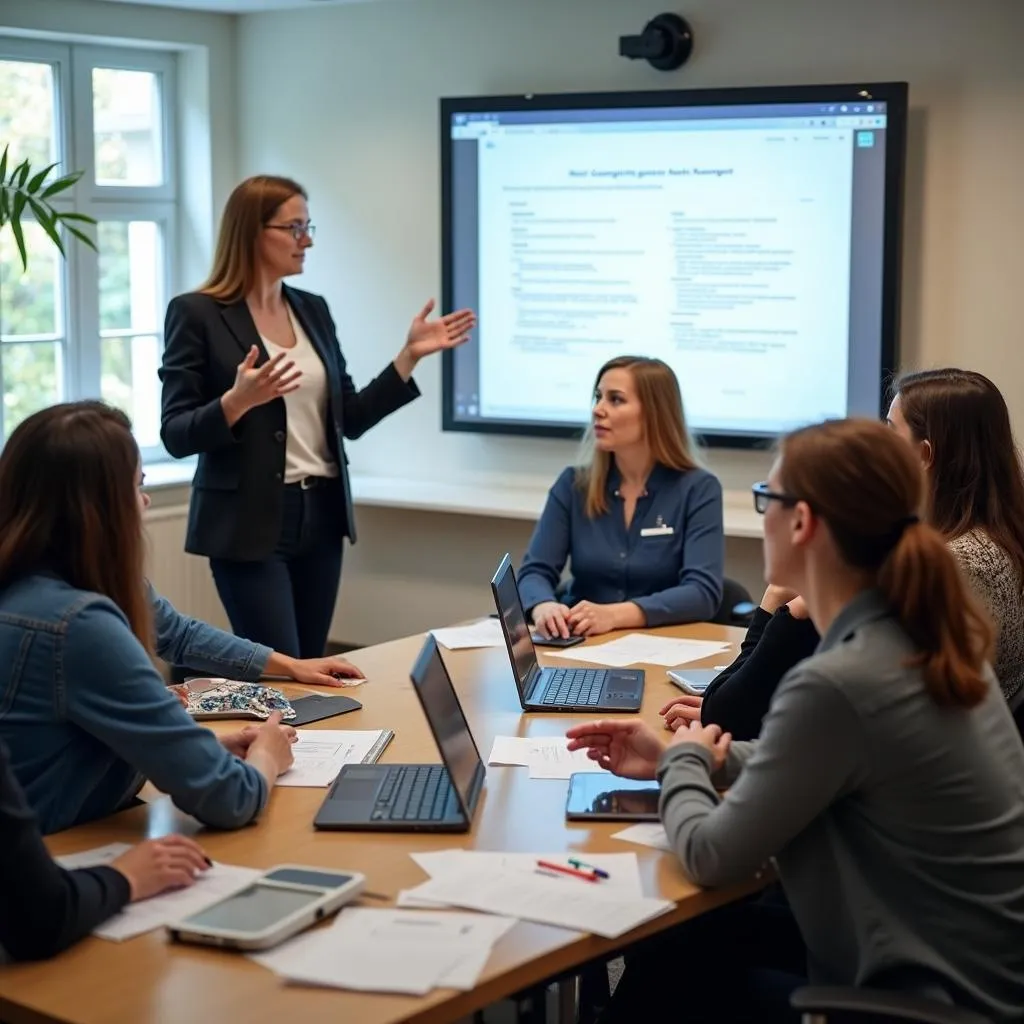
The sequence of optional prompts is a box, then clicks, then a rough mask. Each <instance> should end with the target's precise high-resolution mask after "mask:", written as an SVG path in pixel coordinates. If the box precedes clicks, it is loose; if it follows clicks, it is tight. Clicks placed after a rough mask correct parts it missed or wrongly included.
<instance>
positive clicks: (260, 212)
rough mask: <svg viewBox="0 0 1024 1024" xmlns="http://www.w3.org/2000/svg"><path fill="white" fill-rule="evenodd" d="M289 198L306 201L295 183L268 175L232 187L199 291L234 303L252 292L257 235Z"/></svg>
mask: <svg viewBox="0 0 1024 1024" xmlns="http://www.w3.org/2000/svg"><path fill="white" fill-rule="evenodd" d="M292 196H302V198H303V199H308V198H309V196H307V195H306V190H305V189H304V188H303V187H302V186H301V185H300V184H299V183H298V182H297V181H292V179H291V178H280V177H277V176H276V175H272V174H257V175H255V176H254V177H252V178H246V179H245V181H243V182H242V183H241V184H239V185H236V186H235V188H234V191H233V192H232V193H231V195H230V196H228V201H227V203H226V204H225V206H224V212H223V214H221V218H220V229H219V231H218V232H217V249H216V252H215V253H214V256H213V269H212V270H211V271H210V276H209V277H208V278H207V279H206V281H205V282H203V284H202V285H200V287H199V291H201V292H203V293H204V294H205V295H210V296H212V297H213V298H215V299H217V300H219V301H220V302H238V301H239V300H240V299H244V298H245V296H246V295H248V294H249V292H250V291H252V288H253V285H254V284H255V282H256V243H257V242H258V241H259V237H260V232H261V231H262V230H263V229H264V228H265V227H266V226H267V224H268V223H269V222H270V220H271V219H272V218H273V216H274V214H275V212H276V211H277V208H278V207H279V206H280V205H281V204H282V203H286V202H287V201H288V200H289V199H291V198H292Z"/></svg>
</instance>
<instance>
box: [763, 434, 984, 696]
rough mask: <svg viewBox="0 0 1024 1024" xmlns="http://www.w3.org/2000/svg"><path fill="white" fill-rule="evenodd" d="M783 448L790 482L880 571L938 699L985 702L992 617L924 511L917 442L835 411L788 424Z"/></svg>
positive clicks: (854, 557) (860, 563)
mask: <svg viewBox="0 0 1024 1024" xmlns="http://www.w3.org/2000/svg"><path fill="white" fill-rule="evenodd" d="M781 454H782V461H781V465H780V476H781V485H782V488H783V490H784V492H785V493H786V494H787V495H790V496H792V497H793V498H796V499H799V500H801V501H806V502H807V504H808V505H809V506H810V508H811V510H812V511H813V512H814V513H815V514H816V515H818V516H820V517H821V518H822V519H823V520H824V521H825V523H827V525H828V528H829V530H830V532H831V534H832V537H833V538H834V540H835V543H836V546H837V547H838V549H839V553H840V555H841V556H842V558H843V560H844V561H845V562H846V563H847V564H848V565H849V566H850V567H851V568H856V569H861V570H867V571H869V572H871V573H874V574H876V576H877V586H878V588H879V589H880V590H881V591H882V593H883V594H884V595H885V597H886V598H887V600H888V602H889V604H890V606H891V607H892V609H893V611H894V613H895V614H896V616H897V618H898V619H899V621H900V623H901V624H902V626H903V628H904V629H905V630H906V632H907V634H908V635H909V636H910V638H911V640H912V641H913V643H914V645H915V647H916V648H917V650H918V654H917V655H915V656H914V657H913V658H912V659H911V663H912V664H914V665H919V666H920V667H921V671H922V674H923V676H924V681H925V685H926V686H927V687H928V692H929V693H930V694H931V697H932V699H933V700H934V701H935V702H936V704H940V705H943V706H952V707H968V708H969V707H973V706H974V705H975V704H977V703H979V702H980V701H981V700H982V699H983V697H984V696H985V693H986V691H987V689H988V683H987V682H986V680H985V677H984V675H983V674H982V672H983V664H984V661H985V659H986V657H988V655H989V654H990V652H991V649H992V627H991V626H990V625H989V622H988V619H987V617H986V616H985V614H984V612H983V611H982V610H981V607H980V606H979V605H978V604H977V603H976V601H975V598H974V597H973V596H972V594H971V593H970V591H969V589H968V587H967V585H966V584H965V583H964V582H963V580H962V578H961V576H960V571H959V569H958V567H957V563H956V560H955V559H954V557H953V555H952V554H951V553H950V550H949V548H948V547H947V546H946V542H945V540H944V538H943V536H942V535H941V534H940V533H939V532H938V531H937V530H935V529H934V528H933V527H931V526H930V525H928V524H927V523H923V522H918V521H917V516H916V512H917V509H918V508H919V507H920V504H921V498H922V494H923V490H924V479H923V473H922V470H921V466H920V463H919V462H918V460H917V458H916V456H915V455H914V452H913V450H912V449H911V448H910V446H909V445H908V444H907V443H906V442H905V441H903V440H902V439H901V438H900V437H898V436H897V435H896V434H894V433H893V432H892V431H891V430H889V429H888V428H886V427H885V426H884V425H883V424H881V423H878V422H876V421H875V420H856V419H852V420H833V421H830V422H827V423H822V424H818V425H817V426H813V427H805V428H804V429H802V430H798V431H796V432H795V433H792V434H790V435H789V436H788V437H786V438H785V439H784V440H783V441H782V443H781Z"/></svg>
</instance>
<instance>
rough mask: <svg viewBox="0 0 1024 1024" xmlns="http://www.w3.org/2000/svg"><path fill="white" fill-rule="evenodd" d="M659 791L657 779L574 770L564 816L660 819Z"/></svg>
mask: <svg viewBox="0 0 1024 1024" xmlns="http://www.w3.org/2000/svg"><path fill="white" fill-rule="evenodd" d="M659 792H660V790H659V788H658V784H657V783H656V782H641V781H636V780H634V779H620V778H617V777H616V776H614V775H613V776H611V777H609V776H608V775H605V774H604V773H603V772H574V773H573V774H572V775H571V776H570V778H569V795H568V796H567V797H566V800H565V817H566V820H567V821H657V820H658V794H659Z"/></svg>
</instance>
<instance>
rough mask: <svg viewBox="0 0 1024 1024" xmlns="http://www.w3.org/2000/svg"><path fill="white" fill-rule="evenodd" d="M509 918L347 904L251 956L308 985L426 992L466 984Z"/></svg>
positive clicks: (510, 924) (470, 984)
mask: <svg viewBox="0 0 1024 1024" xmlns="http://www.w3.org/2000/svg"><path fill="white" fill-rule="evenodd" d="M514 924H515V919H514V918H508V917H494V916H490V915H484V914H465V913H450V912H442V913H436V912H435V913H431V912H415V913H410V912H407V911H401V910H391V909H380V910H378V909H371V908H364V907H352V908H348V909H346V910H343V911H342V912H341V913H340V914H339V915H338V917H337V918H336V919H335V922H334V924H333V925H332V926H331V927H330V928H320V929H316V930H314V931H310V932H306V933H305V934H303V935H300V936H298V937H297V938H295V939H292V940H291V941H290V942H286V943H284V944H283V945H281V946H279V947H277V948H276V949H273V950H269V951H268V952H264V953H255V954H252V959H253V960H255V961H256V962H257V963H259V964H262V965H263V966H264V967H267V968H269V969H270V970H272V971H274V972H275V973H277V974H280V975H281V976H283V977H285V978H288V979H289V980H292V981H298V982H302V983H305V984H313V985H326V986H331V987H336V988H349V989H358V990H360V991H373V992H401V993H406V994H409V995H423V994H425V993H426V992H429V991H430V990H431V989H432V988H435V987H443V988H458V989H464V990H465V989H471V988H472V987H473V986H474V985H475V984H476V981H477V979H478V978H479V976H480V973H481V972H482V971H483V969H484V967H485V966H486V963H487V958H488V957H489V956H490V952H491V948H492V947H493V946H494V944H495V943H496V942H497V941H498V939H500V938H501V937H502V936H503V935H504V934H505V933H506V932H507V931H508V930H509V929H510V928H512V927H513V925H514Z"/></svg>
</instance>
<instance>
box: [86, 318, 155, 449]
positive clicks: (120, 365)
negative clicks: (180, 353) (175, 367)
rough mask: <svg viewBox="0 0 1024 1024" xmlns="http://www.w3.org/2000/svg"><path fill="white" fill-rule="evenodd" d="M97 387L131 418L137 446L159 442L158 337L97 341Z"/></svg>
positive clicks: (146, 445)
mask: <svg viewBox="0 0 1024 1024" xmlns="http://www.w3.org/2000/svg"><path fill="white" fill-rule="evenodd" d="M100 345H101V353H100V360H101V362H100V373H101V383H100V389H101V392H102V396H103V398H104V400H105V401H107V402H110V404H111V405H116V406H117V407H118V408H119V409H123V410H124V411H125V412H126V413H127V414H128V415H129V416H130V417H131V421H132V427H133V429H134V432H135V439H136V441H138V443H139V447H140V448H151V447H155V446H156V445H159V444H160V380H159V378H158V377H157V370H158V369H159V367H160V351H161V347H162V346H161V342H160V339H159V338H158V337H156V336H154V335H148V336H141V337H139V336H136V337H118V338H103V339H102V340H101V341H100Z"/></svg>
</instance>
